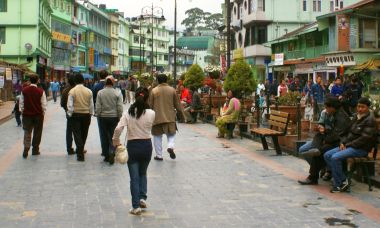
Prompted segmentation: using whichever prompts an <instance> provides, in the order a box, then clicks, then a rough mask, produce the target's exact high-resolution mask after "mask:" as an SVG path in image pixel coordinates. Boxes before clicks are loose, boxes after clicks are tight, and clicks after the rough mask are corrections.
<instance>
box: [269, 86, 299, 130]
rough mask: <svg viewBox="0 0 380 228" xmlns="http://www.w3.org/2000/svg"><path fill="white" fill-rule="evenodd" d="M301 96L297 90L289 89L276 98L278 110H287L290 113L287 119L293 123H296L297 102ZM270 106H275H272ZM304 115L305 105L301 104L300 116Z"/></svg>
mask: <svg viewBox="0 0 380 228" xmlns="http://www.w3.org/2000/svg"><path fill="white" fill-rule="evenodd" d="M300 97H301V94H300V93H299V92H292V91H289V92H288V93H287V94H285V95H284V96H281V97H279V98H278V110H279V111H282V112H287V113H289V115H290V118H289V120H290V121H292V122H293V123H297V103H298V99H299V98H300ZM271 108H275V107H274V106H272V107H271ZM304 115H305V106H302V105H301V118H302V117H303V116H304Z"/></svg>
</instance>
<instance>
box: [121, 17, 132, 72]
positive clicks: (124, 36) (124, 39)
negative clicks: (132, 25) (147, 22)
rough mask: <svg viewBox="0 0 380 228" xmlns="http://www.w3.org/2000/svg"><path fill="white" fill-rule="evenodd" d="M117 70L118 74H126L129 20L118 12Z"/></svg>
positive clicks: (128, 69)
mask: <svg viewBox="0 0 380 228" xmlns="http://www.w3.org/2000/svg"><path fill="white" fill-rule="evenodd" d="M118 47H119V48H118V50H119V53H118V54H119V57H118V60H119V71H120V75H127V73H128V72H129V71H130V68H129V21H128V20H127V19H125V18H124V14H123V13H119V44H118Z"/></svg>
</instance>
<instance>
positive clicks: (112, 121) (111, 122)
mask: <svg viewBox="0 0 380 228" xmlns="http://www.w3.org/2000/svg"><path fill="white" fill-rule="evenodd" d="M98 120H99V121H100V125H101V128H100V129H99V130H101V131H102V136H103V139H100V141H103V146H104V149H105V150H104V151H103V149H102V154H103V153H104V156H105V157H106V158H108V157H109V156H110V155H111V154H112V153H113V151H114V150H115V148H114V147H113V145H112V136H113V132H114V131H115V128H116V126H117V124H118V122H119V118H118V117H99V119H98ZM102 148H103V147H102Z"/></svg>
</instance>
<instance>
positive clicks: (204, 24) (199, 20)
mask: <svg viewBox="0 0 380 228" xmlns="http://www.w3.org/2000/svg"><path fill="white" fill-rule="evenodd" d="M185 14H186V19H184V20H183V21H182V22H181V24H182V25H184V26H185V27H186V31H188V32H190V31H193V30H195V29H212V30H217V29H218V28H219V27H220V26H222V25H223V15H222V14H220V13H215V14H211V13H209V12H204V11H203V10H202V9H200V8H197V7H196V8H192V9H188V10H187V11H186V12H185Z"/></svg>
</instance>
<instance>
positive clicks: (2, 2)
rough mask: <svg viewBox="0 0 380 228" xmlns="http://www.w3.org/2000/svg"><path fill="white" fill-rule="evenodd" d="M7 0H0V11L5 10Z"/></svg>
mask: <svg viewBox="0 0 380 228" xmlns="http://www.w3.org/2000/svg"><path fill="white" fill-rule="evenodd" d="M7 1H8V0H0V12H7Z"/></svg>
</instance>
